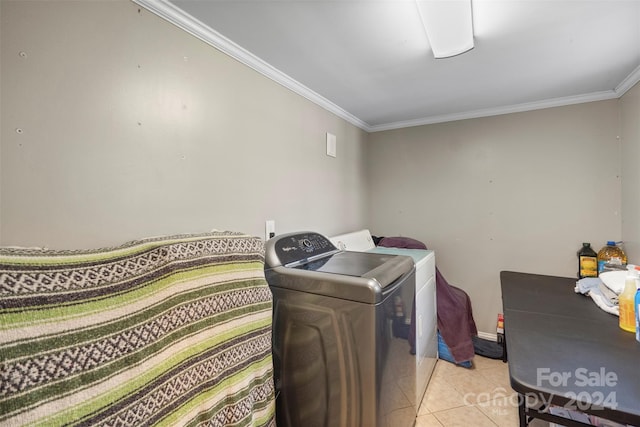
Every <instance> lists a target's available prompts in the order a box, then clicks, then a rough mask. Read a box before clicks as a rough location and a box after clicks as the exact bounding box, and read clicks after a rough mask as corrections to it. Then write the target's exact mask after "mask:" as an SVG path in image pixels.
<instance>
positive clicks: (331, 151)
mask: <svg viewBox="0 0 640 427" xmlns="http://www.w3.org/2000/svg"><path fill="white" fill-rule="evenodd" d="M336 145H337V143H336V136H335V135H333V134H331V133H329V132H327V156H331V157H337V147H336Z"/></svg>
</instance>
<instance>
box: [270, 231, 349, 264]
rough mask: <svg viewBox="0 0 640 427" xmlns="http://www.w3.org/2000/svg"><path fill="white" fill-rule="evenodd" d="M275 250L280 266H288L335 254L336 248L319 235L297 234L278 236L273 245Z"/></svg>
mask: <svg viewBox="0 0 640 427" xmlns="http://www.w3.org/2000/svg"><path fill="white" fill-rule="evenodd" d="M275 250H276V255H277V256H278V258H279V259H280V262H281V263H282V265H289V264H292V263H298V262H305V261H308V260H311V259H315V258H317V257H319V256H322V255H324V254H326V253H329V252H335V251H337V248H336V247H335V246H333V243H331V242H330V241H329V239H327V238H326V237H324V236H323V235H321V234H318V233H298V234H288V235H284V236H280V238H279V239H278V240H277V241H276V243H275Z"/></svg>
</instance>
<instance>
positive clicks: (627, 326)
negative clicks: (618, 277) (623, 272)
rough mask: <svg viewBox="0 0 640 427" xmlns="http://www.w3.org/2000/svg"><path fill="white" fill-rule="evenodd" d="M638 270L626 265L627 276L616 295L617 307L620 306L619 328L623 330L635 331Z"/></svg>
mask: <svg viewBox="0 0 640 427" xmlns="http://www.w3.org/2000/svg"><path fill="white" fill-rule="evenodd" d="M637 283H638V271H637V270H636V269H635V266H633V265H630V266H628V272H627V278H626V279H625V281H624V290H623V291H622V293H621V294H620V295H618V307H619V308H620V328H622V329H624V330H625V331H629V332H635V331H636V311H635V307H634V300H635V296H636V289H637V288H638V285H637Z"/></svg>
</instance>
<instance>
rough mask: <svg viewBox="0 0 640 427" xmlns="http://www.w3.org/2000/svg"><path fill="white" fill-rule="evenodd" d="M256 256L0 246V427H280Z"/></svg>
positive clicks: (234, 245)
mask: <svg viewBox="0 0 640 427" xmlns="http://www.w3.org/2000/svg"><path fill="white" fill-rule="evenodd" d="M263 250H264V249H263V242H262V241H261V240H260V239H258V238H255V237H250V236H247V235H243V234H240V233H230V232H214V233H207V234H198V235H179V236H169V237H159V238H153V239H145V240H138V241H134V242H130V243H127V244H125V245H123V246H120V247H116V248H108V249H100V250H95V251H51V250H38V249H10V248H2V249H0V425H2V426H6V425H8V426H14V425H37V426H57V425H82V426H143V425H157V426H229V425H233V426H271V427H275V421H274V411H275V409H274V388H273V368H272V359H271V315H272V314H271V308H272V299H271V292H270V291H269V287H268V285H267V283H266V281H265V279H264V270H263V265H264V264H263V263H264V252H263Z"/></svg>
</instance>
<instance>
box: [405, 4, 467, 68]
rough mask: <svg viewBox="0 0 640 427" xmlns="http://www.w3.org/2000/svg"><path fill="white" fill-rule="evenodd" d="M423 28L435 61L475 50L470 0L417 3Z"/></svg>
mask: <svg viewBox="0 0 640 427" xmlns="http://www.w3.org/2000/svg"><path fill="white" fill-rule="evenodd" d="M416 5H417V6H418V12H419V14H420V18H421V19H422V25H423V26H424V29H425V31H426V33H427V38H428V39H429V43H430V44H431V49H432V50H433V56H435V57H436V58H449V57H452V56H456V55H460V54H461V53H465V52H467V51H469V50H471V49H473V19H472V16H471V0H416Z"/></svg>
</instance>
